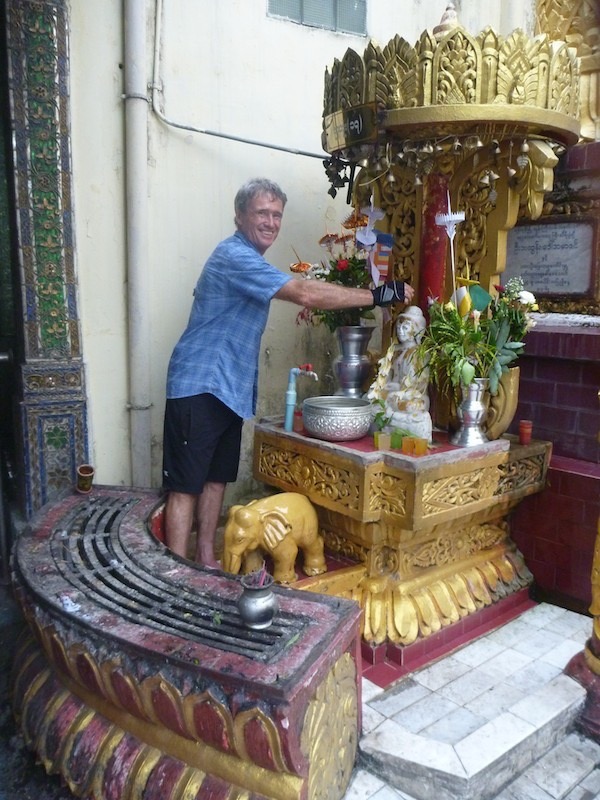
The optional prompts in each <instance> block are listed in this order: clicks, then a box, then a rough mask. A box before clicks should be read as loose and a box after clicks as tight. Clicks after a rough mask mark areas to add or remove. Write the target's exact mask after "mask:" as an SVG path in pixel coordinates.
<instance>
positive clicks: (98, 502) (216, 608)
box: [50, 497, 308, 661]
mask: <svg viewBox="0 0 600 800" xmlns="http://www.w3.org/2000/svg"><path fill="white" fill-rule="evenodd" d="M138 502H139V501H138V500H137V499H136V498H129V499H123V498H122V497H117V498H115V497H98V498H95V497H92V498H90V500H89V501H88V502H86V503H85V504H83V505H78V506H76V507H75V508H74V509H73V510H72V511H71V512H69V513H67V514H66V515H65V516H64V517H63V518H62V519H61V521H60V525H58V526H56V527H55V528H54V529H53V531H52V534H51V537H50V551H51V554H52V557H53V559H54V562H55V564H56V566H57V568H58V569H59V570H60V572H61V575H62V576H63V578H64V579H65V580H66V581H67V582H68V583H70V584H71V585H73V586H75V587H76V588H77V589H78V590H79V591H81V592H82V593H83V595H84V596H85V597H86V599H88V600H91V601H93V602H94V603H96V604H97V605H98V606H101V607H103V608H106V609H107V610H109V611H111V612H113V613H117V614H118V615H119V616H120V617H122V618H123V619H126V620H128V621H129V622H133V623H137V624H140V625H145V626H147V627H150V628H153V629H155V630H158V631H162V632H165V633H169V634H174V635H179V636H181V637H182V638H185V639H187V640H190V641H193V642H198V643H200V644H204V645H207V646H210V647H215V648H217V649H220V650H226V651H229V652H234V653H240V654H242V655H245V656H248V657H250V658H253V659H256V660H259V661H268V660H270V659H272V658H273V657H275V656H276V655H277V654H278V653H280V652H281V651H282V650H283V649H284V648H285V647H286V646H288V645H289V644H291V643H292V642H294V641H295V640H296V639H297V638H298V636H299V634H300V633H301V632H302V630H303V629H304V628H305V627H306V625H307V624H308V620H307V619H305V618H302V617H299V616H298V615H294V616H293V617H292V616H291V615H288V614H285V613H281V612H279V613H278V614H277V616H276V618H275V620H274V622H273V624H272V625H271V627H269V628H267V629H266V630H262V631H255V630H252V631H249V630H248V629H247V628H246V627H245V626H244V624H243V623H242V621H241V619H240V616H239V613H238V610H237V606H236V604H235V602H234V601H232V600H228V599H226V598H221V597H219V596H217V595H215V594H214V593H210V592H201V591H198V590H194V589H193V588H190V587H189V586H186V585H185V584H182V583H179V582H174V581H171V580H169V578H166V577H164V576H161V575H156V574H154V573H152V572H150V571H148V569H147V568H146V566H145V565H144V563H143V562H142V561H141V560H140V559H139V558H136V557H134V556H133V555H132V554H131V553H130V552H128V550H127V549H126V548H124V547H123V544H122V542H121V538H120V536H119V529H120V526H121V523H122V522H123V519H124V518H125V517H126V515H127V514H128V513H129V512H130V511H131V510H132V508H133V507H134V506H135V505H136V504H137V503H138ZM148 535H150V534H148Z"/></svg>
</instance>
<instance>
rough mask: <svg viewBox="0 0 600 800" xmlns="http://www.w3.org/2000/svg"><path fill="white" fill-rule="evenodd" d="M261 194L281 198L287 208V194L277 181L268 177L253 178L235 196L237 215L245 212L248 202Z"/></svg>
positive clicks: (234, 204) (234, 205) (276, 198)
mask: <svg viewBox="0 0 600 800" xmlns="http://www.w3.org/2000/svg"><path fill="white" fill-rule="evenodd" d="M259 194H268V195H271V197H272V198H274V199H275V200H281V203H282V205H283V207H284V208H285V204H286V203H287V195H286V194H285V192H284V191H283V190H282V189H281V188H280V187H279V186H278V185H277V184H276V183H274V182H273V181H270V180H268V179H267V178H252V179H251V180H249V181H246V183H245V184H244V185H243V186H242V187H240V189H238V193H237V194H236V196H235V200H234V202H233V207H234V209H235V213H236V216H237V215H238V214H243V213H244V211H246V209H247V208H248V204H249V203H250V202H251V201H252V200H254V198H255V197H256V196H257V195H259Z"/></svg>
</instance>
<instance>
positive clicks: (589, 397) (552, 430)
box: [510, 325, 600, 464]
mask: <svg viewBox="0 0 600 800" xmlns="http://www.w3.org/2000/svg"><path fill="white" fill-rule="evenodd" d="M519 363H520V366H521V377H520V385H519V405H518V408H517V413H516V415H515V419H514V421H513V424H512V426H511V428H510V431H511V432H512V433H516V432H517V430H518V420H519V419H531V420H533V435H534V437H535V438H537V439H546V440H547V441H550V442H552V452H553V454H554V455H558V456H567V457H568V458H578V459H582V460H583V461H591V462H592V463H594V464H598V463H600V443H599V442H598V432H599V431H600V404H599V402H598V390H600V327H597V328H591V327H590V328H576V329H575V328H570V327H567V326H564V325H560V326H556V327H553V328H550V327H548V328H544V329H543V330H542V329H541V328H540V327H537V328H534V329H533V330H532V331H530V333H529V335H528V336H527V340H526V349H525V354H524V355H523V356H522V357H521V358H520V359H519Z"/></svg>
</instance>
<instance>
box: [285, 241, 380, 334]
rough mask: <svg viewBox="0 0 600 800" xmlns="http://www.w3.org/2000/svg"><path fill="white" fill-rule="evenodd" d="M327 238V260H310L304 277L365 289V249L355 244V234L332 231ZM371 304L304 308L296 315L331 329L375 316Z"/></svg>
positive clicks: (367, 281) (299, 320) (367, 278)
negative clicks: (336, 234) (336, 307)
mask: <svg viewBox="0 0 600 800" xmlns="http://www.w3.org/2000/svg"><path fill="white" fill-rule="evenodd" d="M324 238H325V239H326V244H325V248H326V250H327V252H328V256H329V259H328V262H325V261H323V262H322V263H320V264H310V265H308V269H303V270H302V271H301V272H302V275H303V277H304V278H305V279H306V280H318V281H325V283H337V284H338V285H339V286H348V287H351V288H358V289H367V288H369V287H370V286H371V273H370V270H369V262H368V253H367V251H366V250H361V249H360V248H358V247H357V245H356V241H355V236H354V234H353V233H352V234H345V235H342V236H335V235H331V236H328V237H324ZM372 308H373V307H372V306H369V307H366V308H343V309H338V310H334V311H331V310H325V309H309V308H303V309H302V311H300V312H299V313H298V315H297V317H296V322H297V323H298V324H300V323H302V322H305V323H307V324H313V325H314V324H318V323H320V324H323V325H325V326H326V327H327V328H328V329H329V330H330V331H331V332H332V333H333V331H335V330H337V329H338V328H340V327H342V326H344V325H360V321H361V319H374V318H375V315H374V314H373V311H372Z"/></svg>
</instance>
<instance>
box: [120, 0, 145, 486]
mask: <svg viewBox="0 0 600 800" xmlns="http://www.w3.org/2000/svg"><path fill="white" fill-rule="evenodd" d="M123 15H124V21H125V47H124V49H125V53H124V55H125V58H124V62H125V95H124V101H125V173H126V175H125V184H126V215H127V220H126V229H127V305H128V316H129V335H128V358H129V403H128V406H129V414H130V426H129V431H130V437H131V444H130V453H131V479H132V481H131V482H132V485H133V486H139V487H147V486H150V485H151V425H150V419H151V418H150V412H151V402H150V302H149V295H150V291H149V285H148V283H149V282H148V209H147V197H148V173H147V164H148V129H147V126H148V94H147V79H146V0H123Z"/></svg>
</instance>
